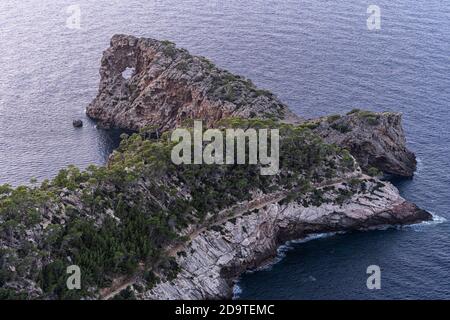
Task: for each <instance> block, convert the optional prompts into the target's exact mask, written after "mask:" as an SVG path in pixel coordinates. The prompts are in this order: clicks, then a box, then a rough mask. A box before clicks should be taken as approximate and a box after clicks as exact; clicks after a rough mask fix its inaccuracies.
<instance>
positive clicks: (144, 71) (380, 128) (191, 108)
mask: <svg viewBox="0 0 450 320" xmlns="http://www.w3.org/2000/svg"><path fill="white" fill-rule="evenodd" d="M100 76H101V80H100V86H99V91H98V94H97V97H96V98H95V99H94V101H93V102H92V103H91V104H90V105H89V106H88V108H87V114H88V115H89V116H90V117H91V118H94V119H96V120H98V124H99V126H101V127H106V128H110V127H119V128H123V129H129V130H138V129H141V128H144V127H148V126H151V127H154V128H155V129H157V130H160V131H164V130H168V129H172V128H175V127H177V126H180V125H182V124H183V123H185V121H186V120H188V119H202V120H203V121H204V123H205V125H206V126H211V125H213V124H215V123H216V122H217V121H219V120H221V119H223V118H227V117H243V118H273V119H279V120H282V121H284V122H289V123H296V122H299V123H300V122H303V120H301V119H300V118H299V117H298V116H296V115H295V114H294V113H292V112H291V111H290V110H289V108H288V107H287V106H286V105H285V104H283V103H282V102H281V101H280V100H278V99H277V98H276V97H275V96H274V95H273V94H272V93H270V92H269V91H266V90H260V89H258V88H256V87H255V86H254V85H253V83H252V82H251V81H250V80H248V79H245V78H244V77H241V76H236V75H233V74H231V73H230V72H228V71H226V70H223V69H220V68H218V67H216V66H215V65H214V64H212V63H211V62H210V61H208V60H207V59H206V58H204V57H197V56H192V55H190V54H189V53H188V52H187V51H186V50H184V49H178V48H176V46H175V44H173V43H171V42H168V41H158V40H154V39H146V38H136V37H133V36H127V35H115V36H113V37H112V39H111V46H110V48H108V49H107V50H106V51H105V52H104V54H103V58H102V63H101V69H100ZM331 119H333V118H331ZM312 122H313V123H315V124H320V125H319V127H318V128H317V130H316V132H317V133H318V134H319V135H321V136H322V137H323V138H324V139H325V140H326V141H327V142H328V143H334V144H337V145H340V146H344V147H346V148H348V149H349V150H350V152H351V153H352V155H354V156H355V157H356V159H357V160H358V161H359V163H360V165H361V167H362V168H363V169H364V170H366V171H368V170H369V168H371V167H374V168H377V169H379V170H381V171H383V172H385V173H387V174H394V175H398V176H404V177H411V176H412V175H413V174H414V171H415V168H416V160H415V156H414V154H413V153H412V152H410V151H409V150H408V149H407V148H406V142H405V135H404V132H403V128H402V124H401V115H400V114H398V113H372V112H366V111H355V112H353V113H352V114H349V115H346V116H344V117H340V118H338V119H334V120H333V121H330V117H329V118H321V119H318V120H314V121H312Z"/></svg>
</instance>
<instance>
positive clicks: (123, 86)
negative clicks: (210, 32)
mask: <svg viewBox="0 0 450 320" xmlns="http://www.w3.org/2000/svg"><path fill="white" fill-rule="evenodd" d="M127 69H128V70H130V72H131V74H130V77H129V78H125V77H124V76H123V73H124V72H125V71H126V70H127ZM100 77H101V79H100V86H99V92H98V95H97V97H96V98H95V99H94V101H93V102H92V103H91V104H90V105H89V106H88V108H87V114H88V115H89V116H90V117H92V118H94V119H96V120H98V123H99V125H100V126H102V127H106V128H109V127H119V128H124V129H130V130H138V129H142V128H143V127H145V126H150V125H151V126H155V127H156V128H158V129H159V130H168V129H173V128H175V127H177V126H180V125H181V124H182V123H183V121H184V120H185V119H193V118H194V119H202V120H203V121H204V122H205V124H206V125H212V124H214V123H215V122H217V121H218V120H220V119H223V118H226V117H232V116H233V117H244V118H258V117H273V118H276V119H285V120H289V121H296V120H298V117H297V116H296V115H295V114H294V113H292V112H291V111H290V110H289V109H288V107H287V106H286V105H285V104H283V103H282V102H281V101H280V100H278V99H277V98H276V97H275V96H274V95H273V94H272V93H271V92H270V91H267V90H260V89H258V88H256V87H255V85H254V84H253V83H252V82H251V81H250V80H248V79H246V78H244V77H241V76H236V75H233V74H232V73H230V72H228V71H226V70H223V69H220V68H218V67H216V66H215V65H214V64H213V63H211V62H210V61H209V60H208V59H206V58H204V57H197V56H193V55H190V54H189V53H188V52H187V51H186V50H184V49H179V48H177V47H176V46H175V44H174V43H171V42H168V41H158V40H154V39H146V38H136V37H133V36H126V35H115V36H113V37H112V39H111V46H110V48H109V49H107V50H106V51H105V52H104V53H103V58H102V62H101V68H100Z"/></svg>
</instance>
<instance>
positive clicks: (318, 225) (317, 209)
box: [138, 177, 431, 299]
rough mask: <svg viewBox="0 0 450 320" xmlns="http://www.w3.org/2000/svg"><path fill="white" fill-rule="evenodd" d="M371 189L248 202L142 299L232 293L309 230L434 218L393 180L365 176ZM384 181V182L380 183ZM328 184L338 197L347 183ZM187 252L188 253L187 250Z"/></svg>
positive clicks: (196, 241)
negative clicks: (304, 200)
mask: <svg viewBox="0 0 450 320" xmlns="http://www.w3.org/2000/svg"><path fill="white" fill-rule="evenodd" d="M365 179H366V181H365V186H366V188H367V189H366V191H365V192H359V193H357V194H355V195H354V196H353V197H352V198H351V199H349V200H348V201H347V202H345V203H343V204H341V205H339V204H337V203H336V201H332V202H331V203H324V204H322V205H320V206H304V205H302V204H299V203H298V202H295V201H294V202H289V203H286V204H282V202H277V200H279V199H275V201H272V202H270V201H268V202H267V204H266V205H265V206H263V207H261V205H260V206H259V207H261V208H255V209H253V210H252V208H251V207H250V208H248V209H249V210H248V211H247V213H246V214H242V215H240V216H238V217H235V218H233V219H229V220H227V221H226V222H223V223H222V222H221V223H220V224H217V225H216V227H214V226H211V227H210V228H209V229H208V230H205V231H203V232H202V233H200V234H198V235H197V236H196V237H194V238H193V239H192V241H191V242H190V243H189V244H188V245H187V246H186V247H185V248H184V249H183V251H182V250H181V249H180V251H179V252H178V255H177V262H178V264H179V265H180V267H181V272H180V273H179V275H178V277H177V278H176V279H175V280H172V281H170V282H169V281H167V282H163V283H160V284H158V285H157V286H156V287H154V288H153V289H152V290H149V291H147V292H144V293H140V294H139V293H138V296H139V297H140V298H142V299H217V298H230V297H231V295H232V287H233V282H234V280H235V279H236V278H237V277H238V276H239V275H240V274H241V273H242V272H244V271H245V270H247V269H249V268H256V267H258V266H260V265H261V264H262V263H264V262H265V261H267V260H268V259H271V258H273V257H274V256H275V254H276V249H277V247H278V246H279V245H280V244H282V243H283V242H285V241H287V240H292V239H299V238H302V237H305V236H306V235H308V234H314V233H323V232H334V231H348V230H366V229H371V228H376V227H380V226H385V225H404V224H410V223H415V222H418V221H423V220H429V219H431V215H430V214H429V213H427V212H426V211H424V210H421V209H419V208H418V207H417V206H415V205H414V204H412V203H409V202H407V201H405V200H404V199H403V198H402V197H401V196H400V195H399V194H398V191H397V189H396V188H395V187H394V186H392V185H391V184H390V183H381V182H379V181H378V180H375V179H369V178H367V177H366V178H365ZM380 183H381V184H380ZM332 187H333V188H332V189H331V190H330V186H327V187H325V189H327V190H328V192H327V197H329V198H331V199H334V196H335V193H336V192H339V191H338V190H343V189H346V188H348V186H347V184H346V183H337V184H335V185H333V186H332ZM183 252H185V253H187V254H183Z"/></svg>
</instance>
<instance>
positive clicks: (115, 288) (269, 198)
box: [100, 179, 347, 300]
mask: <svg viewBox="0 0 450 320" xmlns="http://www.w3.org/2000/svg"><path fill="white" fill-rule="evenodd" d="M345 180H347V179H338V180H335V181H328V183H322V184H318V185H316V186H315V187H316V188H324V187H328V186H334V185H337V184H340V183H342V182H344V181H345ZM288 193H289V192H288V191H279V192H275V193H271V194H269V195H265V196H263V197H262V198H259V199H255V200H251V201H247V202H243V203H238V204H235V205H234V206H232V207H231V208H227V209H224V210H222V211H220V212H219V213H218V214H217V217H218V219H217V220H213V221H209V223H208V224H207V225H206V224H205V225H203V226H201V227H200V228H198V229H196V230H194V231H192V232H191V233H190V234H189V235H187V236H188V238H189V241H187V242H185V243H180V244H178V245H176V246H173V247H169V248H168V249H167V255H168V256H169V257H175V256H176V254H177V252H180V251H183V250H184V249H185V248H186V246H187V245H188V244H189V243H190V242H191V241H192V240H194V239H195V238H196V237H197V236H199V235H200V234H201V233H202V232H204V231H207V230H208V229H209V228H211V227H212V226H215V225H221V224H224V223H225V222H226V221H228V220H231V219H235V218H238V217H240V216H242V215H243V214H244V213H246V212H249V211H253V210H257V209H261V208H264V207H265V206H267V205H269V204H273V203H278V202H280V201H281V200H283V199H284V198H286V196H287V195H288ZM230 213H233V214H230ZM143 268H144V266H143V264H142V265H141V266H140V269H141V270H140V271H139V272H138V273H137V274H135V275H133V276H132V277H127V278H125V277H123V278H122V279H116V280H117V284H113V285H112V286H111V287H109V288H104V289H102V290H100V299H102V300H108V299H111V298H113V297H114V296H115V295H117V294H119V293H120V292H121V291H122V290H125V289H126V288H127V287H128V286H131V285H133V284H134V283H135V282H136V281H137V280H138V279H139V277H140V276H141V275H142V272H143Z"/></svg>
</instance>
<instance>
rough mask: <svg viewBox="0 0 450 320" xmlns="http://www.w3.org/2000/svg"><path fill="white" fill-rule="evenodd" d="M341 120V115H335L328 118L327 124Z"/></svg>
mask: <svg viewBox="0 0 450 320" xmlns="http://www.w3.org/2000/svg"><path fill="white" fill-rule="evenodd" d="M340 118H341V116H340V115H339V114H333V115H331V116H328V117H327V122H328V123H333V122H335V121H336V120H339V119H340Z"/></svg>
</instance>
